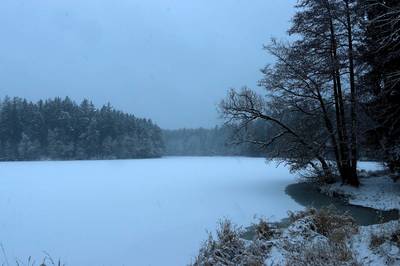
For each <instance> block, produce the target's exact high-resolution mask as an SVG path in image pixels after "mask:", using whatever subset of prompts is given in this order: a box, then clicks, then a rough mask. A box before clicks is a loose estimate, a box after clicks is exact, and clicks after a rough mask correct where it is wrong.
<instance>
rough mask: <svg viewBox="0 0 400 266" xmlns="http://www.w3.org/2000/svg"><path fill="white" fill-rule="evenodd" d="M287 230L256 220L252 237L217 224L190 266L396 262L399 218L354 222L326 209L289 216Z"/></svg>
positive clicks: (399, 244)
mask: <svg viewBox="0 0 400 266" xmlns="http://www.w3.org/2000/svg"><path fill="white" fill-rule="evenodd" d="M290 219H291V221H292V222H291V224H290V225H289V226H288V227H287V228H278V227H273V226H272V225H268V224H267V223H266V222H265V221H261V222H260V223H259V224H258V225H256V226H255V227H256V234H255V236H254V238H253V240H252V241H246V240H244V239H241V238H240V235H241V233H242V232H241V230H240V229H238V228H236V227H234V226H233V225H232V224H231V223H230V222H228V221H225V222H223V223H222V224H221V226H220V229H219V230H218V232H217V237H216V238H215V239H214V238H213V236H210V238H209V239H208V240H207V241H206V242H205V243H204V245H203V247H202V249H201V250H200V252H199V255H198V256H197V258H196V261H195V262H194V263H193V265H232V266H233V265H268V266H281V265H282V266H283V265H328V266H329V265H332V266H336V265H371V266H372V265H399V263H400V248H399V247H400V222H399V221H391V222H388V223H385V224H380V225H371V226H357V225H356V224H355V222H354V220H353V219H352V218H351V217H350V216H348V215H343V214H338V213H336V212H335V211H333V210H331V209H322V210H319V211H316V210H315V209H311V210H307V211H303V212H297V213H294V214H292V215H291V217H290Z"/></svg>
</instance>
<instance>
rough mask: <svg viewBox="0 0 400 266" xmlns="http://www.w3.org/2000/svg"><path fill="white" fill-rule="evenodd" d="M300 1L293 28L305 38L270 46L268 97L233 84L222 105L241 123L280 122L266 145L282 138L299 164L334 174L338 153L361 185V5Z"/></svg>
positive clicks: (346, 173)
mask: <svg viewBox="0 0 400 266" xmlns="http://www.w3.org/2000/svg"><path fill="white" fill-rule="evenodd" d="M297 8H298V12H297V13H296V14H295V16H294V18H293V25H292V27H291V28H290V30H289V34H292V35H296V39H297V40H296V41H294V42H292V43H288V44H284V43H279V42H277V41H275V40H273V41H272V42H271V44H270V45H268V46H266V47H265V49H266V50H267V51H268V52H269V53H270V54H272V55H273V56H275V58H276V63H275V64H274V65H273V66H272V67H266V68H265V69H264V70H263V74H264V78H263V79H262V80H261V82H260V85H261V86H262V87H264V88H265V89H266V91H267V95H266V97H261V96H259V95H256V94H255V93H254V92H252V91H251V90H249V89H244V90H242V91H239V92H237V91H231V92H230V93H229V95H228V98H227V99H226V100H225V101H223V102H222V103H221V109H222V112H223V114H224V115H225V118H227V120H228V121H232V120H233V121H240V122H239V123H240V124H246V123H248V122H249V121H253V120H255V119H263V120H265V121H268V122H269V123H272V124H273V125H275V126H276V127H277V128H278V129H279V130H277V132H276V134H275V135H273V136H271V138H270V139H269V140H268V141H266V142H265V143H264V145H266V146H271V144H273V143H276V142H278V141H279V140H281V142H280V145H279V147H278V150H279V151H280V153H281V154H283V156H285V158H286V161H287V162H288V163H290V164H291V165H292V167H293V168H294V169H297V168H299V167H305V166H306V165H310V166H312V167H314V168H318V167H321V168H322V169H323V172H324V174H325V175H326V176H329V175H331V173H332V170H331V169H330V165H329V163H327V162H328V161H329V159H334V162H335V164H334V166H335V167H334V170H337V172H338V174H339V175H340V177H341V178H342V181H343V183H348V184H350V185H353V186H358V185H359V181H358V177H357V171H356V169H357V160H358V149H357V148H358V141H357V111H356V109H357V101H358V100H357V92H356V86H357V82H356V71H355V50H354V45H353V44H354V36H355V35H356V36H357V35H358V34H359V31H358V26H357V24H358V23H359V22H358V16H357V15H356V4H355V2H354V1H351V0H340V1H339V0H302V1H299V2H298V5H297ZM348 109H350V112H348V111H347V110H348ZM349 132H350V135H349ZM282 140H283V141H282ZM277 154H279V153H277ZM332 157H333V158H332ZM294 158H295V159H294ZM316 161H317V162H318V165H315V162H316Z"/></svg>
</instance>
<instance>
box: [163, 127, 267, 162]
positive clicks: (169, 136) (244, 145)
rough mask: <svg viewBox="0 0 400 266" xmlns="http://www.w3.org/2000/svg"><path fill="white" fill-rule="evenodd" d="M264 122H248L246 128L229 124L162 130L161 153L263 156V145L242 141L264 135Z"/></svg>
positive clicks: (265, 132) (259, 137)
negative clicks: (162, 142) (163, 148)
mask: <svg viewBox="0 0 400 266" xmlns="http://www.w3.org/2000/svg"><path fill="white" fill-rule="evenodd" d="M266 134H267V130H266V128H265V125H262V124H252V125H251V126H248V127H247V129H246V130H239V131H238V129H237V128H235V127H232V126H216V127H214V128H212V129H205V128H197V129H176V130H163V136H164V143H165V154H166V155H174V156H255V157H259V156H262V157H263V156H265V155H266V153H265V148H264V147H262V146H260V145H255V144H254V143H251V142H246V141H245V139H247V138H248V137H246V136H249V135H251V136H252V139H259V140H261V139H264V138H265V137H266Z"/></svg>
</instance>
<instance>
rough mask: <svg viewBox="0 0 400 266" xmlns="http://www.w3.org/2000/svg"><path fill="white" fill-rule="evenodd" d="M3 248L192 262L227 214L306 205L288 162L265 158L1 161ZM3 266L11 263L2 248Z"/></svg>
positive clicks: (274, 216)
mask: <svg viewBox="0 0 400 266" xmlns="http://www.w3.org/2000/svg"><path fill="white" fill-rule="evenodd" d="M0 169H1V172H0V243H1V244H2V245H3V246H4V249H5V252H6V254H7V257H8V260H9V261H14V259H15V258H16V257H17V258H20V259H21V260H27V259H28V256H33V257H34V258H40V257H42V256H43V251H46V252H48V253H49V254H51V255H52V257H54V258H61V259H62V260H63V262H64V263H66V264H67V265H74V266H80V265H84V266H90V265H186V264H187V263H189V262H190V261H191V259H192V258H193V256H195V255H196V254H197V252H198V248H199V246H200V243H201V242H202V241H203V240H205V239H206V238H207V233H206V230H213V228H215V227H216V225H217V221H218V220H219V219H221V218H224V217H226V218H229V219H231V220H232V222H234V223H236V224H239V225H249V224H251V223H252V222H253V221H254V216H255V215H257V216H259V217H266V218H268V219H269V220H278V219H280V218H283V217H285V216H286V214H287V211H288V210H292V211H295V210H300V209H303V208H302V207H301V206H300V205H298V204H297V203H296V202H294V201H293V200H292V199H291V198H290V197H289V196H288V195H286V194H285V192H284V190H285V187H286V186H287V185H288V184H289V183H292V182H294V180H295V177H294V176H293V175H291V174H290V173H289V172H288V170H287V169H286V168H285V167H284V166H280V167H278V168H276V166H275V165H274V164H269V165H266V162H265V160H264V159H257V158H228V157H220V158H219V157H212V158H205V157H203V158H195V157H193V158H182V157H171V158H162V159H149V160H120V161H70V162H9V163H0ZM0 254H1V255H0V264H1V263H5V258H4V256H3V254H2V252H0Z"/></svg>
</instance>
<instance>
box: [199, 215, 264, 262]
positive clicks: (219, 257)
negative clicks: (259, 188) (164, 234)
mask: <svg viewBox="0 0 400 266" xmlns="http://www.w3.org/2000/svg"><path fill="white" fill-rule="evenodd" d="M256 232H257V236H256V239H254V241H252V242H251V243H246V241H245V240H243V239H241V238H240V235H241V233H242V232H241V229H240V228H238V227H235V226H234V225H232V223H231V222H230V221H228V220H225V221H223V222H221V223H220V225H219V228H218V230H217V236H216V239H214V238H213V236H212V235H211V234H210V235H209V238H208V240H207V241H206V242H204V244H203V246H202V247H201V249H200V251H199V255H198V256H197V258H196V260H195V262H194V263H193V264H192V265H193V266H200V265H201V266H214V265H229V266H233V265H248V266H261V265H263V264H264V260H265V256H266V254H267V253H268V248H269V247H268V246H267V245H266V244H265V242H263V241H261V239H265V238H267V237H269V236H270V233H269V227H268V224H267V223H266V222H265V221H260V223H259V224H258V225H256Z"/></svg>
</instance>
